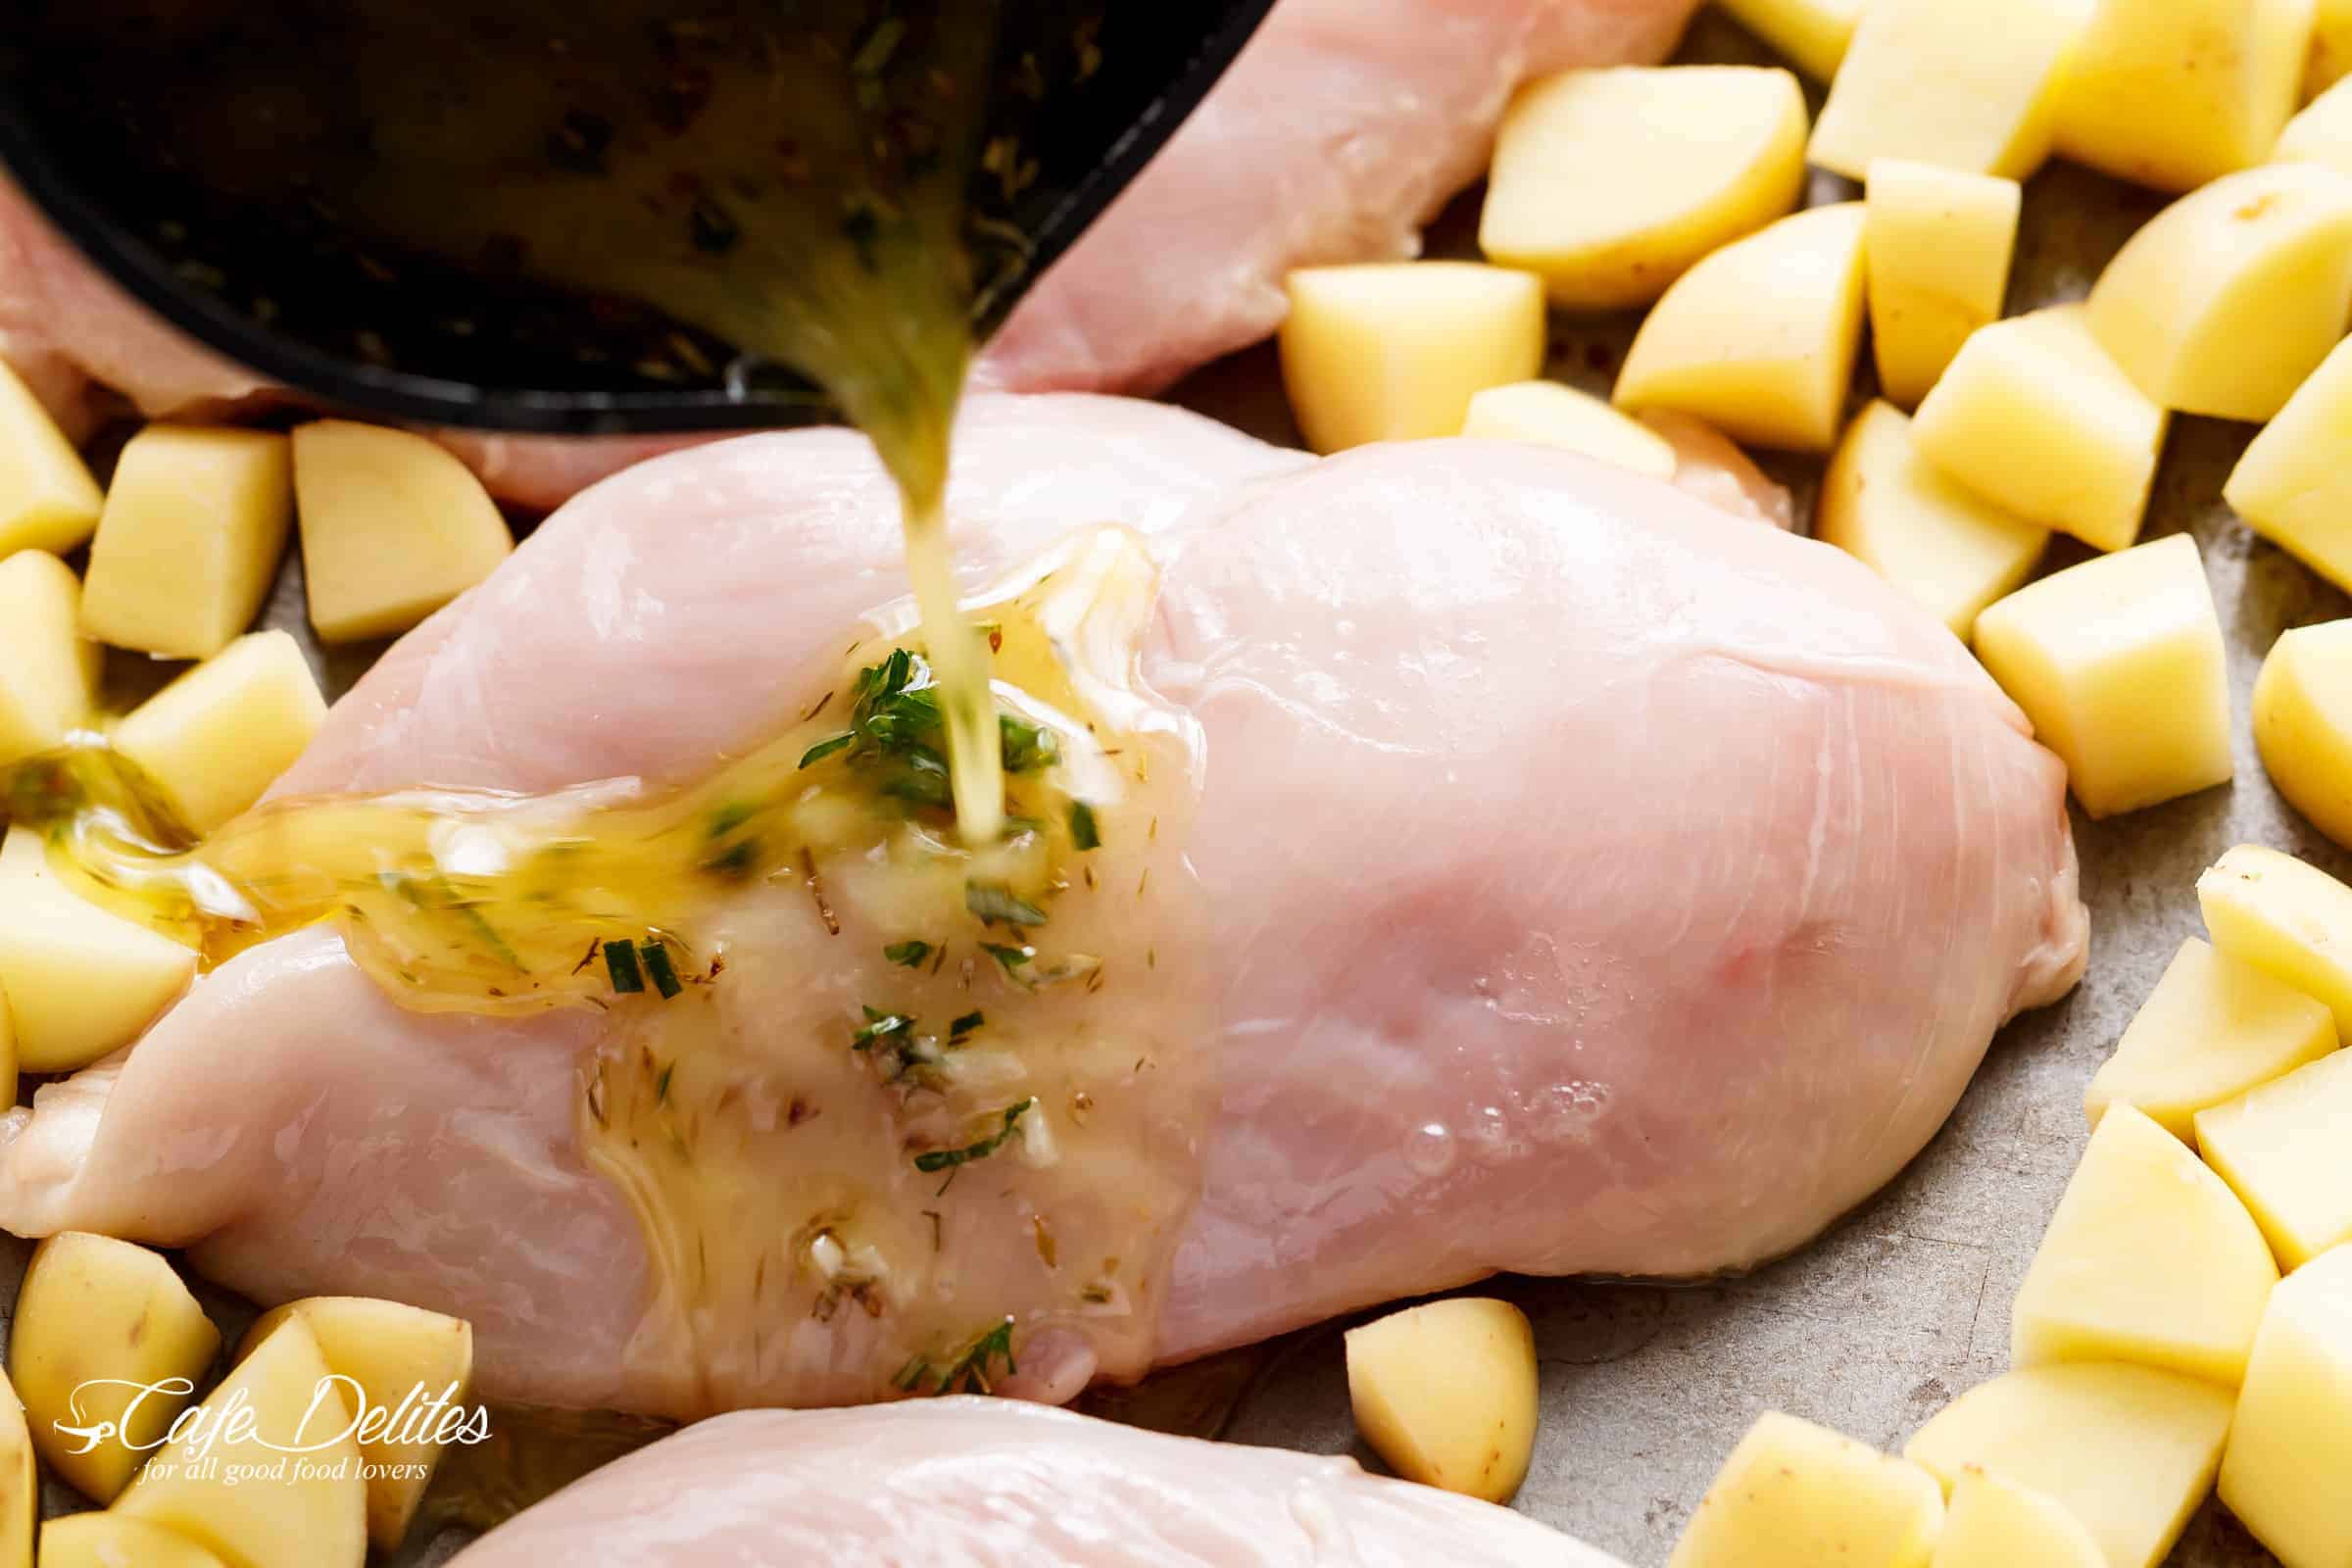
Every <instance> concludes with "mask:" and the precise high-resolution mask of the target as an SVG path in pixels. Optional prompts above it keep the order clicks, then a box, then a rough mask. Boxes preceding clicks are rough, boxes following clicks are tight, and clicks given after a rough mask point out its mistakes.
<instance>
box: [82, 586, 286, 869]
mask: <svg viewBox="0 0 2352 1568" xmlns="http://www.w3.org/2000/svg"><path fill="white" fill-rule="evenodd" d="M325 718H326V699H325V698H323V697H321V696H320V695H319V681H318V678H317V677H316V676H314V675H313V674H312V673H311V665H310V661H308V660H306V659H304V658H303V656H302V646H301V645H300V644H299V643H297V642H295V641H294V639H293V638H292V637H290V636H288V635H287V634H286V633H284V632H282V631H257V632H253V633H250V634H248V635H246V636H243V637H240V638H238V639H237V640H236V641H235V642H233V643H230V644H229V645H228V646H227V647H226V648H224V649H222V650H221V652H220V653H218V654H216V655H214V656H213V657H212V658H211V659H208V660H206V661H205V662H203V663H201V664H199V665H197V666H196V667H195V668H194V669H191V670H189V671H188V672H187V673H186V674H184V675H182V676H180V677H179V679H177V680H175V681H173V682H172V684H171V685H169V686H167V687H165V688H164V689H163V690H162V691H160V692H157V693H156V694H155V695H154V696H153V697H150V698H148V699H147V701H145V702H144V703H141V704H140V705H139V706H138V707H137V708H135V709H132V710H131V711H130V713H129V714H128V715H127V716H126V717H124V718H123V722H122V723H120V724H118V725H116V726H115V735H114V741H115V750H116V751H118V752H121V753H122V754H123V756H124V757H126V758H128V759H129V760H131V761H133V762H135V763H137V764H138V765H139V766H140V767H141V768H143V769H145V770H146V772H147V774H148V776H149V777H151V778H153V779H154V780H155V782H156V784H157V785H158V786H159V787H160V788H161V789H162V791H163V794H164V798H165V799H166V800H167V801H169V802H170V803H171V805H172V809H173V810H174V811H177V812H178V813H179V816H180V819H181V820H182V821H184V822H186V823H187V825H188V826H189V827H191V828H193V829H195V830H196V831H197V832H199V833H210V832H211V831H212V830H213V829H215V828H217V827H219V826H220V825H221V823H223V822H225V821H227V820H228V819H229V818H230V817H232V816H235V815H236V814H237V813H238V812H239V811H242V810H244V809H246V808H247V807H250V806H251V805H253V803H254V802H256V801H258V800H260V799H261V798H262V792H263V791H265V790H267V789H268V788H269V787H270V784H271V783H272V782H273V781H274V780H275V779H276V778H277V775H278V774H280V773H283V772H284V771H285V770H286V769H287V768H288V767H290V766H292V765H293V762H294V759H296V758H297V757H300V756H301V755H302V749H303V748H304V747H306V746H308V745H310V743H311V737H312V736H314V735H316V734H318V733H319V725H320V724H321V723H322V722H324V721H325Z"/></svg>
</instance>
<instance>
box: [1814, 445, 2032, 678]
mask: <svg viewBox="0 0 2352 1568" xmlns="http://www.w3.org/2000/svg"><path fill="white" fill-rule="evenodd" d="M1813 534H1814V537H1815V538H1817V539H1820V540H1822V541H1823V542H1825V543H1828V544H1833V545H1836V546H1837V547H1838V549H1840V550H1842V551H1844V552H1846V553H1847V554H1848V555H1850V556H1853V557H1854V558H1855V559H1856V560H1858V561H1860V562H1862V563H1863V564H1865V565H1868V566H1869V567H1870V568H1871V569H1872V570H1874V571H1876V572H1877V573H1878V574H1879V575H1880V576H1882V577H1885V578H1886V579H1887V581H1888V582H1891V583H1893V584H1894V585H1895V586H1896V587H1897V588H1900V589H1901V590H1902V591H1903V593H1904V595H1905V596H1906V597H1907V598H1909V599H1910V600H1911V601H1912V602H1913V603H1914V604H1916V605H1918V606H1919V607H1920V608H1921V609H1922V610H1925V611H1926V612H1927V613H1929V614H1931V615H1934V616H1935V617H1936V619H1937V620H1940V621H1942V622H1943V623H1944V624H1945V625H1946V626H1949V627H1951V628H1952V634H1953V635H1954V636H1956V637H1958V638H1960V639H1961V640H1962V641H1963V642H1965V641H1967V640H1968V637H1969V634H1970V633H1971V632H1972V631H1974V630H1975V628H1976V623H1977V614H1978V613H1979V612H1980V611H1982V610H1984V608H1985V606H1986V605H1989V604H1991V603H1992V602H1993V601H1994V600H1996V599H1998V598H2000V597H2001V596H2002V595H2004V594H2006V593H2009V592H2010V591H2011V590H2013V589H2014V588H2016V587H2017V585H2018V584H2019V583H2022V582H2024V581H2025V580H2026V577H2027V575H2028V573H2030V572H2032V571H2033V569H2034V563H2035V562H2037V561H2039V560H2040V559H2041V552H2042V549H2043V547H2044V546H2046V545H2047V544H2048V543H2049V539H2050V533H2049V530H2048V529H2047V528H2042V527H2038V526H2036V525H2035V524H2034V523H2031V522H2024V521H2021V520H2019V519H2018V518H2016V517H2012V516H2010V515H2008V514H2007V513H2005V512H2003V511H2001V510H2000V509H1999V508H1998V507H1995V506H1993V505H1992V504H1991V503H1990V502H1987V501H1985V500H1982V499H1980V498H1979V497H1977V496H1975V495H1973V494H1971V493H1970V492H1968V491H1967V490H1964V489H1962V488H1961V487H1960V486H1959V485H1957V484H1955V483H1953V482H1952V481H1951V480H1950V479H1949V478H1947V477H1946V476H1945V475H1944V473H1943V472H1942V470H1941V469H1939V468H1937V467H1936V466H1935V465H1934V464H1932V463H1930V462H1928V461H1927V460H1926V459H1925V458H1923V457H1921V456H1920V455H1919V450H1918V448H1917V446H1916V445H1915V444H1914V443H1913V441H1912V439H1911V421H1910V420H1909V419H1907V418H1905V417H1903V414H1902V411H1901V410H1899V409H1896V408H1894V407H1893V406H1892V405H1890V404H1887V403H1873V404H1871V405H1870V407H1868V408H1866V409H1864V410H1863V411H1862V413H1861V415H1860V416H1859V417H1857V418H1856V419H1855V420H1854V422H1853V423H1852V424H1851V425H1848V426H1847V427H1846V432H1845V436H1844V439H1843V440H1841V441H1840V442H1839V443H1838V452H1837V455H1836V456H1835V457H1833V458H1831V459H1830V466H1829V470H1828V472H1827V473H1825V474H1824V475H1823V476H1822V481H1821V501H1820V511H1819V513H1818V515H1816V517H1815V519H1814V528H1813Z"/></svg>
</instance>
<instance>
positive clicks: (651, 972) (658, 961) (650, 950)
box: [637, 942, 686, 1002]
mask: <svg viewBox="0 0 2352 1568" xmlns="http://www.w3.org/2000/svg"><path fill="white" fill-rule="evenodd" d="M637 952H638V955H639V956H641V957H643V958H644V959H645V972H646V974H647V976H648V977H649V978H651V979H652V981H653V982H654V989H655V990H656V991H659V992H661V993H662V1001H664V1002H667V1001H668V1000H669V999H670V998H672V997H674V996H676V995H677V994H678V993H679V992H681V991H683V990H685V989H686V988H685V987H684V986H681V985H679V984H678V971H677V970H676V969H675V968H674V967H672V966H671V964H670V961H669V949H667V948H665V947H663V946H662V944H661V943H659V942H641V943H639V944H638V946H637Z"/></svg>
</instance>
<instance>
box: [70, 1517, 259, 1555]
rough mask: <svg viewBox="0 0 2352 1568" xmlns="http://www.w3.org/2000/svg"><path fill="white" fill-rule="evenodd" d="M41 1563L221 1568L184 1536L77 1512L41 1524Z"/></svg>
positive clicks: (131, 1521)
mask: <svg viewBox="0 0 2352 1568" xmlns="http://www.w3.org/2000/svg"><path fill="white" fill-rule="evenodd" d="M41 1568H222V1564H221V1559H220V1558H218V1557H216V1556H214V1555H213V1554H212V1553H211V1552H209V1551H207V1550H205V1549H204V1548H203V1547H202V1546H199V1545H198V1544H196V1543H194V1542H193V1541H190V1540H188V1539H187V1538H186V1537H185V1536H178V1535H174V1534H172V1532H171V1531H169V1530H166V1529H165V1528H164V1527H163V1526H161V1525H151V1524H149V1523H147V1522H146V1521H145V1520H144V1519H125V1518H123V1516H122V1515H121V1514H119V1513H76V1514H69V1515H67V1516H66V1517H65V1518H63V1519H52V1520H50V1521H49V1522H48V1523H47V1524H45V1525H43V1526H41Z"/></svg>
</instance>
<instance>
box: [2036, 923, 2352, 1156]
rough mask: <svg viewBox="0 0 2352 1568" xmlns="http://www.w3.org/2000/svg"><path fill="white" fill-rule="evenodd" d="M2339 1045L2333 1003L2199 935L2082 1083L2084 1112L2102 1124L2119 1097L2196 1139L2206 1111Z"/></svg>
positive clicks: (2182, 947) (2175, 957) (2171, 1129)
mask: <svg viewBox="0 0 2352 1568" xmlns="http://www.w3.org/2000/svg"><path fill="white" fill-rule="evenodd" d="M2335 1046H2336V1038H2335V1015H2334V1014H2333V1013H2331V1012H2329V1011H2328V1010H2327V1006H2326V1005H2324V1004H2322V1003H2319V1002H2315V1001H2313V1000H2312V999H2311V998H2309V997H2307V996H2305V995H2303V993H2301V992H2300V991H2297V990H2294V989H2293V988H2292V987H2290V986H2287V985H2284V984H2281V983H2280V982H2279V981H2278V980H2275V979H2273V978H2272V977H2271V976H2269V975H2267V974H2265V973H2263V972H2262V971H2261V970H2260V969H2257V968H2255V967H2254V966H2253V965H2252V964H2250V963H2246V962H2244V961H2242V960H2240V959H2237V958H2233V957H2231V956H2229V955H2228V954H2226V953H2216V952H2214V951H2213V949H2212V948H2210V947H2208V946H2207V945H2206V944H2204V943H2202V942H2199V941H2198V940H2197V939H2196V938H2195V937H2190V938H2189V939H2188V940H2187V941H2186V942H2183V943H2181V944H2180V952H2178V953H2176V954H2174V955H2173V961H2172V962H2171V963H2169V964H2167V965H2166V966H2165V970H2164V977H2163V978H2162V979H2160V980H2158V981H2157V982H2156V989H2155V990H2153V991H2151V992H2149V993H2148V1000H2147V1001H2146V1002H2143V1003H2141V1004H2140V1007H2139V1011H2138V1012H2137V1013H2135V1014H2133V1015H2132V1019H2131V1024H2130V1025H2129V1026H2127V1027H2126V1028H2125V1030H2124V1038H2123V1039H2122V1040H2120V1041H2119V1042H2117V1044H2116V1048H2115V1054H2114V1055H2112V1056H2109V1057H2108V1058H2107V1061H2106V1064H2105V1065H2104V1066H2102V1067H2100V1068H2099V1071H2098V1075H2097V1076H2096V1077H2094V1078H2092V1079H2091V1081H2090V1087H2089V1088H2088V1089H2085V1090H2084V1091H2083V1092H2082V1110H2083V1114H2085V1115H2086V1116H2088V1117H2089V1118H2090V1124H2091V1126H2092V1127H2094V1128H2095V1127H2097V1126H2098V1124H2099V1120H2100V1118H2101V1117H2103V1116H2105V1115H2106V1113H2107V1111H2108V1109H2109V1107H2110V1106H2114V1105H2130V1106H2131V1107H2132V1108H2134V1109H2136V1110H2138V1111H2139V1112H2140V1113H2141V1114H2142V1115H2145V1116H2146V1117H2147V1118H2148V1119H2149V1120H2151V1121H2153V1122H2155V1123H2156V1125H2158V1126H2159V1127H2162V1128H2163V1129H2164V1130H2165V1131H2166V1132H2168V1133H2171V1134H2172V1135H2173V1136H2174V1137H2175V1138H2178V1139H2180V1141H2181V1142H2182V1143H2184V1144H2191V1145H2193V1144H2194V1143H2195V1142H2196V1136H2197V1135H2196V1129H2195V1128H2194V1127H2193V1126H2192V1125H2191V1122H2192V1120H2193V1118H2194V1117H2195V1116H2196V1114H2197V1112H2198V1111H2200V1110H2203V1109H2204V1108H2205V1107H2206V1106H2208V1105H2218V1104H2220V1103H2223V1102H2224V1101H2227V1100H2234V1099H2236V1098H2237V1097H2238V1096H2239V1095H2242V1094H2244V1093H2245V1092H2246V1091H2247V1090H2249V1089H2251V1088H2253V1087H2254V1086H2255V1085H2257V1084H2266V1083H2269V1082H2270V1081H2271V1080H2272V1079H2274V1078H2277V1077H2278V1076H2279V1075H2280V1074H2282V1073H2289V1072H2292V1071H2294V1070H2295V1069H2296V1068H2297V1067H2300V1066H2302V1065H2303V1064H2304V1063H2305V1062H2307V1061H2317V1060H2319V1059H2320V1057H2322V1056H2325V1055H2326V1054H2327V1053H2329V1052H2331V1051H2333V1050H2334V1049H2335Z"/></svg>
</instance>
